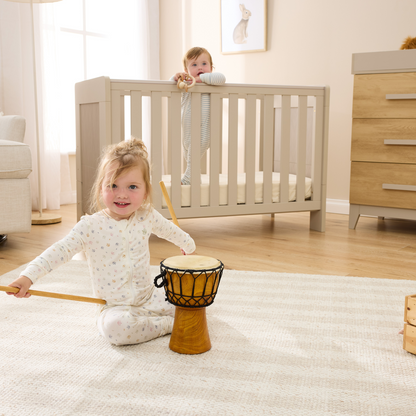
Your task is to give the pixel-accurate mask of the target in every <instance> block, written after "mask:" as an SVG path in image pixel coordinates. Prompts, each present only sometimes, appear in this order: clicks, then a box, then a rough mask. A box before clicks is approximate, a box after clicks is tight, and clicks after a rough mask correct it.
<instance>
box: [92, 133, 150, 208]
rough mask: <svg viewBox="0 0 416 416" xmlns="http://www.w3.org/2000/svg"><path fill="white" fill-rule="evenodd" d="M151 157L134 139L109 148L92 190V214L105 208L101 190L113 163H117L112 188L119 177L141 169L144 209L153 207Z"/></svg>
mask: <svg viewBox="0 0 416 416" xmlns="http://www.w3.org/2000/svg"><path fill="white" fill-rule="evenodd" d="M148 157H149V155H148V153H147V149H146V146H145V145H144V143H143V142H142V141H141V140H139V139H137V138H135V137H132V138H131V139H130V140H126V141H123V142H120V143H118V144H113V145H110V146H107V147H106V148H105V149H104V151H103V154H102V156H101V161H100V164H99V166H98V169H97V176H96V178H95V182H94V185H93V187H92V190H91V196H90V199H91V201H90V210H91V213H94V212H98V211H101V210H102V209H103V208H105V207H104V204H103V201H102V198H101V188H102V185H103V181H104V177H105V175H106V173H107V169H108V168H109V167H110V165H111V164H112V163H117V165H118V166H117V168H116V169H114V171H113V174H112V175H111V179H110V186H112V185H113V184H114V182H115V181H116V180H117V178H118V177H120V176H121V175H123V174H124V173H126V172H127V171H128V170H129V169H132V168H135V167H139V168H141V170H142V173H143V179H144V182H145V184H146V199H145V201H144V202H143V205H142V207H143V208H149V207H150V206H151V205H152V184H151V183H150V164H149V159H148Z"/></svg>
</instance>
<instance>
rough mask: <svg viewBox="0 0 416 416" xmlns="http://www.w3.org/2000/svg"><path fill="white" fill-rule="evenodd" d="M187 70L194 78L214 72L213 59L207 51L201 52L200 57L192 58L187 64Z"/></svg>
mask: <svg viewBox="0 0 416 416" xmlns="http://www.w3.org/2000/svg"><path fill="white" fill-rule="evenodd" d="M186 72H187V73H188V74H189V75H192V76H193V77H194V78H196V77H199V76H200V75H201V74H206V73H209V72H212V67H211V61H210V59H209V56H208V54H207V53H205V52H204V53H201V55H199V56H198V58H195V59H190V60H189V61H188V62H187V65H186Z"/></svg>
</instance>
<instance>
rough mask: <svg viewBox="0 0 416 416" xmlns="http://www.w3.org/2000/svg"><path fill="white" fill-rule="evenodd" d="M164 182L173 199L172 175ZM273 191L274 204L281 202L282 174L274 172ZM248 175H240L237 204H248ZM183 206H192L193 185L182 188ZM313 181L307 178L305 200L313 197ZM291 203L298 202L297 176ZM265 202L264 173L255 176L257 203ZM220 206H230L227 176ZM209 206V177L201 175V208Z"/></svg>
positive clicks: (291, 179) (293, 177)
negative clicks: (246, 185)
mask: <svg viewBox="0 0 416 416" xmlns="http://www.w3.org/2000/svg"><path fill="white" fill-rule="evenodd" d="M162 180H163V182H164V183H165V186H166V190H167V192H168V194H169V197H171V177H170V175H163V176H162ZM272 181H273V185H272V189H273V196H272V200H273V202H279V201H280V173H279V172H273V175H272ZM245 184H246V174H245V173H240V174H239V175H238V177H237V187H238V189H237V203H238V204H245V202H246V187H245ZM181 191H182V196H181V202H182V203H181V206H182V207H190V206H191V185H182V186H181ZM311 191H312V180H311V179H310V178H305V199H308V198H310V197H311V193H312V192H311ZM289 201H296V175H292V174H290V175H289ZM262 202H263V172H256V175H255V203H256V204H261V203H262ZM219 204H220V205H227V204H228V178H227V175H226V174H220V198H219ZM208 205H209V175H205V174H202V175H201V206H208ZM162 206H163V208H166V207H167V205H166V201H165V200H164V199H163V202H162Z"/></svg>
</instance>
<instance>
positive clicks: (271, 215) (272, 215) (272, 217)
mask: <svg viewBox="0 0 416 416" xmlns="http://www.w3.org/2000/svg"><path fill="white" fill-rule="evenodd" d="M270 217H271V219H272V220H274V212H273V213H272V214H270Z"/></svg>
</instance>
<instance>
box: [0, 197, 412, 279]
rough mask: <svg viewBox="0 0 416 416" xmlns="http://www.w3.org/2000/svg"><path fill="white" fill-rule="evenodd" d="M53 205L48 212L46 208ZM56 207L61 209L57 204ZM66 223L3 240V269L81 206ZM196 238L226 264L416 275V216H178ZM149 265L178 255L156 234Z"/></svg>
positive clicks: (42, 243)
mask: <svg viewBox="0 0 416 416" xmlns="http://www.w3.org/2000/svg"><path fill="white" fill-rule="evenodd" d="M46 212H47V211H46ZM55 212H56V211H55ZM59 212H60V215H62V218H63V220H62V222H61V223H59V224H53V225H34V226H32V231H31V232H30V233H28V234H11V235H9V237H8V240H7V241H6V243H5V244H3V245H1V246H0V275H1V274H4V273H6V272H8V271H10V270H13V269H15V268H17V267H18V266H20V265H23V264H25V263H27V262H29V261H31V260H32V259H33V258H34V257H35V256H37V255H39V254H40V253H41V252H42V251H43V250H45V249H46V248H47V247H49V246H50V245H51V244H52V243H54V242H56V241H58V240H59V239H60V238H62V237H64V236H65V235H66V234H67V233H68V232H69V231H70V230H71V228H72V227H73V226H74V224H75V223H76V206H75V205H65V206H62V207H61V210H60V211H59ZM179 224H180V226H181V228H183V229H184V230H185V231H187V232H188V233H189V234H191V236H192V237H193V238H194V240H195V242H196V244H197V254H200V255H204V256H210V257H215V258H217V259H220V260H221V261H222V262H223V263H224V265H225V267H226V268H228V269H236V270H257V271H274V272H290V273H307V274H326V275H342V276H362V277H378V278H390V279H409V280H416V221H404V220H393V219H386V220H379V219H377V218H370V217H361V218H360V220H359V221H358V225H357V229H356V230H349V229H348V216H347V215H340V214H327V221H326V232H325V233H319V232H316V231H310V230H309V214H308V213H289V214H276V216H275V218H274V219H272V218H271V216H270V215H253V216H242V217H223V218H203V219H188V220H179ZM150 251H151V264H153V265H157V264H159V263H160V261H162V260H163V259H165V258H167V257H171V256H176V255H179V254H180V251H179V249H177V248H176V246H174V245H172V244H170V243H168V242H166V241H164V240H160V239H158V238H157V237H155V236H152V238H151V240H150Z"/></svg>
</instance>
